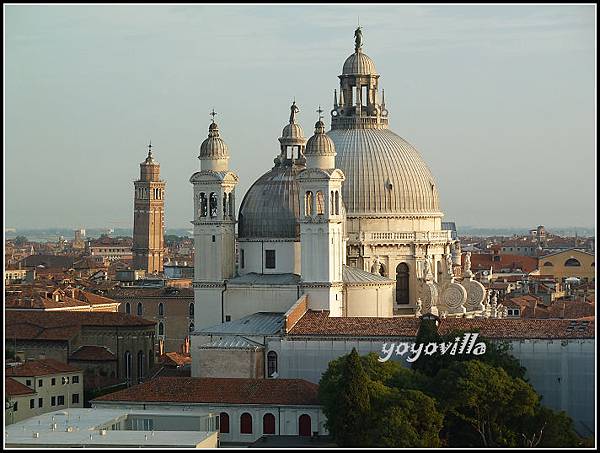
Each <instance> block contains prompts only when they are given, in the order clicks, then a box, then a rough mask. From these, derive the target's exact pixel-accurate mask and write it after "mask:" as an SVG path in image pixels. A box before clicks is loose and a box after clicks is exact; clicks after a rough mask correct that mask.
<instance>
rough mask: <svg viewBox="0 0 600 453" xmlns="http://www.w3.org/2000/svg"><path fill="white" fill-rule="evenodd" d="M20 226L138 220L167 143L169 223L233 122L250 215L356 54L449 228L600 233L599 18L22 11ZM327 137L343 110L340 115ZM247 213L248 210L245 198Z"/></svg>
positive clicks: (277, 8) (355, 10)
mask: <svg viewBox="0 0 600 453" xmlns="http://www.w3.org/2000/svg"><path fill="white" fill-rule="evenodd" d="M4 14H5V16H4V21H5V22H4V25H5V32H4V33H5V66H4V68H5V104H4V108H5V124H4V126H5V148H4V156H5V215H6V220H5V222H6V223H5V225H6V227H17V228H25V227H79V226H81V227H88V228H92V227H103V226H106V227H130V226H131V225H132V224H133V180H135V179H137V177H138V176H139V163H140V162H141V161H142V160H144V158H145V157H146V154H147V150H146V144H147V143H148V140H149V139H150V138H151V139H152V144H153V145H154V155H155V157H156V159H157V160H158V161H159V162H160V164H161V173H162V177H163V179H165V180H166V182H167V188H166V202H165V205H166V226H167V227H168V228H180V227H183V228H190V229H191V224H190V223H189V222H190V220H191V219H192V215H193V207H192V206H193V204H192V185H191V184H190V182H189V178H190V176H191V175H192V173H194V172H195V171H197V170H199V166H200V162H199V160H198V159H197V156H198V147H199V145H200V143H201V142H202V141H203V140H204V139H205V138H206V136H207V128H208V125H209V122H210V117H209V115H208V113H209V111H210V110H211V109H212V108H213V107H214V108H215V110H216V111H217V112H218V115H217V122H218V123H219V127H220V131H221V136H222V137H223V138H224V140H225V141H226V142H227V143H228V145H229V149H230V153H231V159H230V168H231V169H232V170H234V171H236V172H237V173H238V175H239V177H240V184H239V185H238V188H237V193H238V195H237V200H238V204H239V202H241V200H242V197H243V195H244V194H245V192H246V190H247V189H248V188H249V187H250V185H251V184H252V183H253V182H254V181H255V180H256V179H257V178H258V177H259V176H260V175H261V174H262V173H264V172H265V171H267V170H268V169H270V168H271V167H272V165H273V158H274V157H275V156H276V155H277V154H278V152H279V143H278V141H277V138H278V137H279V136H280V134H281V129H282V128H283V126H284V125H285V124H286V123H287V121H288V118H289V105H290V102H291V100H292V98H293V97H295V98H296V101H297V103H298V105H299V107H300V113H299V115H298V117H299V120H300V123H301V124H302V126H303V128H304V132H305V135H306V136H307V137H309V136H310V135H311V134H312V128H313V125H314V122H315V121H316V118H317V114H316V113H315V110H316V109H317V106H318V105H319V104H321V105H322V106H324V107H325V109H326V111H329V110H330V109H331V105H332V102H333V89H334V88H337V87H338V83H339V80H338V78H337V76H338V75H339V74H340V72H341V68H342V64H343V62H344V60H345V59H346V57H347V56H348V55H350V54H351V53H352V52H353V50H354V37H353V35H354V29H355V28H356V23H357V17H358V16H359V17H360V24H361V26H362V27H363V36H364V45H363V50H364V51H365V53H366V54H368V55H369V56H370V57H371V58H372V59H373V60H374V61H375V64H376V68H377V70H378V72H379V73H380V74H381V78H380V87H383V88H385V94H386V106H387V108H388V110H389V112H390V127H391V129H392V130H393V131H394V132H396V133H397V134H399V135H400V136H402V137H403V138H405V139H406V140H408V141H409V142H410V143H412V144H413V145H414V146H415V147H416V148H417V149H418V150H419V152H420V153H421V155H422V156H423V158H424V160H425V161H426V162H427V164H428V165H429V167H430V169H431V171H432V173H433V175H434V177H435V178H436V180H437V184H438V188H439V191H440V194H441V204H442V209H443V211H444V212H445V214H446V215H445V220H448V221H455V222H456V223H457V225H459V227H460V226H461V225H463V226H465V225H472V226H482V227H494V226H498V227H509V226H532V227H533V226H536V225H539V224H543V225H547V226H556V227H561V226H585V227H589V226H593V225H594V219H595V215H594V209H595V208H594V205H595V126H594V125H595V98H596V92H595V63H596V61H595V7H594V6H591V5H590V6H585V5H583V6H559V5H548V6H540V5H535V6H500V5H499V6H427V5H413V6H401V5H398V6H390V5H337V4H336V5H325V6H319V5H300V6H281V5H264V6H260V5H256V6H235V5H223V6H219V5H215V6H206V5H204V6H193V5H186V6H159V5H148V6H133V5H130V6H50V5H49V6H18V5H13V6H5V8H4ZM326 124H327V125H329V116H326ZM238 207H239V206H238Z"/></svg>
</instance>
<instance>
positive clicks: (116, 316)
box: [4, 310, 156, 340]
mask: <svg viewBox="0 0 600 453" xmlns="http://www.w3.org/2000/svg"><path fill="white" fill-rule="evenodd" d="M155 324H156V323H155V322H154V321H149V320H147V319H143V318H140V317H138V316H132V315H128V314H125V313H116V312H72V311H50V312H48V311H17V310H7V311H5V332H4V335H5V337H6V338H16V339H19V340H32V339H34V340H70V339H71V338H73V336H75V335H76V334H77V333H79V332H80V330H81V327H82V326H110V327H113V326H119V327H149V326H154V325H155Z"/></svg>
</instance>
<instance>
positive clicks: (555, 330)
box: [289, 311, 595, 339]
mask: <svg viewBox="0 0 600 453" xmlns="http://www.w3.org/2000/svg"><path fill="white" fill-rule="evenodd" d="M328 314H329V312H327V311H323V312H316V311H308V312H306V314H305V315H304V316H303V317H302V318H301V319H300V320H299V321H298V323H297V324H296V325H295V326H294V327H293V328H292V329H291V331H290V332H289V335H314V336H352V337H360V336H366V337H382V336H385V337H416V335H417V332H418V329H419V325H420V322H421V321H420V319H418V318H404V317H396V318H367V317H352V318H333V317H332V318H330V317H329V316H328ZM570 323H571V321H570V320H566V319H511V318H501V319H492V318H489V319H475V318H472V319H468V318H446V319H440V324H439V327H438V331H439V332H440V333H447V332H450V331H452V330H455V329H458V330H469V331H472V330H475V329H479V330H480V331H481V335H482V336H484V337H487V338H495V339H513V338H518V339H528V338H557V339H559V338H595V332H594V323H593V322H591V323H588V324H585V325H583V324H582V325H581V326H583V327H585V328H583V327H581V326H578V328H577V329H576V330H575V331H571V330H570V329H569V330H568V329H567V327H569V326H570Z"/></svg>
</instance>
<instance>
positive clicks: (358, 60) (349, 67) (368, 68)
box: [342, 49, 377, 75]
mask: <svg viewBox="0 0 600 453" xmlns="http://www.w3.org/2000/svg"><path fill="white" fill-rule="evenodd" d="M342 75H377V70H376V69H375V63H373V60H371V59H370V58H369V57H368V56H367V55H366V54H364V53H362V52H361V51H360V49H359V50H357V51H356V52H354V53H353V54H352V55H350V56H349V57H348V58H346V61H345V62H344V68H343V69H342Z"/></svg>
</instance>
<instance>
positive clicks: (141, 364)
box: [137, 351, 144, 382]
mask: <svg viewBox="0 0 600 453" xmlns="http://www.w3.org/2000/svg"><path fill="white" fill-rule="evenodd" d="M137 359H138V360H137V372H138V382H142V380H143V379H144V353H143V352H142V351H139V352H138V356H137Z"/></svg>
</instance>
